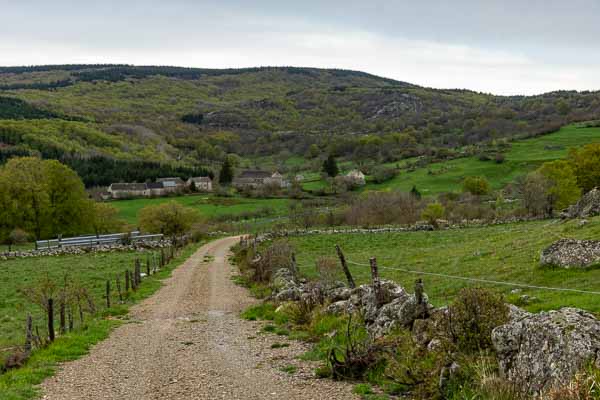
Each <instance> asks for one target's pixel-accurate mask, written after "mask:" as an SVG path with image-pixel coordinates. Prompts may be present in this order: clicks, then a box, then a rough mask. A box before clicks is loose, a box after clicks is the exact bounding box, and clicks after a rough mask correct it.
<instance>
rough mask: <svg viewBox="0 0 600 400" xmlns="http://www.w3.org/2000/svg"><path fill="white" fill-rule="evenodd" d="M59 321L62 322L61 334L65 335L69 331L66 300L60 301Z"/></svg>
mask: <svg viewBox="0 0 600 400" xmlns="http://www.w3.org/2000/svg"><path fill="white" fill-rule="evenodd" d="M58 310H59V320H60V334H61V335H64V333H65V332H66V331H67V322H66V318H65V311H66V310H65V300H64V299H61V300H60V305H59V308H58Z"/></svg>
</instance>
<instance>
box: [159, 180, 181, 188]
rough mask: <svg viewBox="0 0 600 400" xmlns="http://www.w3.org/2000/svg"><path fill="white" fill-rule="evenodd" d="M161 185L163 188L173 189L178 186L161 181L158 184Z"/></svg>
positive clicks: (171, 182) (173, 182)
mask: <svg viewBox="0 0 600 400" xmlns="http://www.w3.org/2000/svg"><path fill="white" fill-rule="evenodd" d="M160 184H161V185H163V187H164V188H173V187H177V186H178V184H177V182H175V181H163V182H160Z"/></svg>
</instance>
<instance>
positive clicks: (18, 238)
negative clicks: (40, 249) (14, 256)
mask: <svg viewBox="0 0 600 400" xmlns="http://www.w3.org/2000/svg"><path fill="white" fill-rule="evenodd" d="M28 236H29V235H28V234H27V232H25V231H24V230H23V229H19V228H15V229H13V230H12V231H11V232H10V234H9V235H8V251H11V250H12V246H13V245H17V244H23V243H27V238H28Z"/></svg>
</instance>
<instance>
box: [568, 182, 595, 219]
mask: <svg viewBox="0 0 600 400" xmlns="http://www.w3.org/2000/svg"><path fill="white" fill-rule="evenodd" d="M596 215H600V190H598V188H594V189H592V190H590V191H589V192H587V193H586V194H584V195H583V196H582V197H581V199H580V200H579V201H578V202H577V204H574V205H572V206H570V207H569V208H567V209H566V210H564V211H563V212H562V213H561V214H560V216H561V217H562V218H589V217H594V216H596Z"/></svg>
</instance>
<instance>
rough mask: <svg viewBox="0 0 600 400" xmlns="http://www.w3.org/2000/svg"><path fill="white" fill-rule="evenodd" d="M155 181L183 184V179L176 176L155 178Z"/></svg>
mask: <svg viewBox="0 0 600 400" xmlns="http://www.w3.org/2000/svg"><path fill="white" fill-rule="evenodd" d="M156 182H175V183H176V184H178V185H183V183H184V182H183V179H181V178H180V177H178V176H176V177H172V178H157V179H156Z"/></svg>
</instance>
